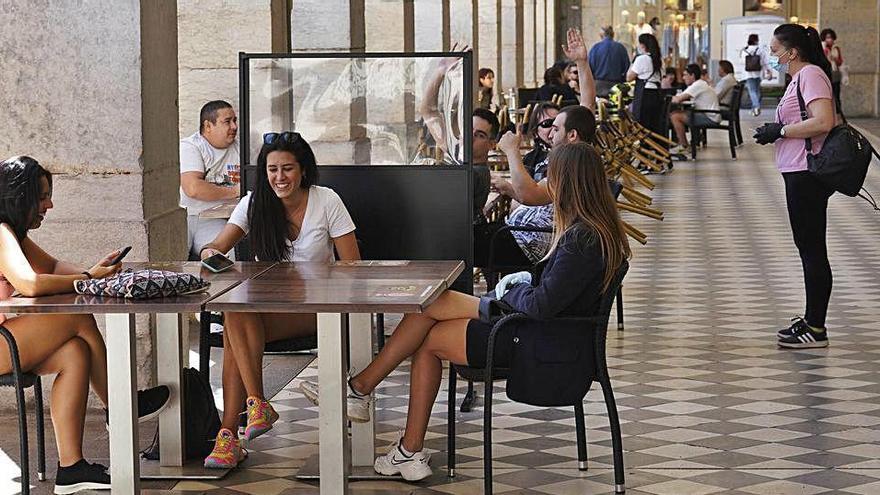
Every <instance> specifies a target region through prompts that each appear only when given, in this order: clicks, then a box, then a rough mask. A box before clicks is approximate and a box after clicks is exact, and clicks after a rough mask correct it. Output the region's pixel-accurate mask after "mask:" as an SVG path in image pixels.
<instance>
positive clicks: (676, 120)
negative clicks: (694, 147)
mask: <svg viewBox="0 0 880 495" xmlns="http://www.w3.org/2000/svg"><path fill="white" fill-rule="evenodd" d="M669 120H670V121H671V122H672V127H673V128H674V129H675V137H676V139H678V144H679V145H681V147H682V148H687V147H688V138H687V132H686V130H685V127H686V126H687V121H688V115H687V114H686V113H685V112H682V111H675V112H672V113H670V114H669Z"/></svg>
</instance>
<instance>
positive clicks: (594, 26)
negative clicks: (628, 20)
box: [581, 0, 614, 49]
mask: <svg viewBox="0 0 880 495" xmlns="http://www.w3.org/2000/svg"><path fill="white" fill-rule="evenodd" d="M581 12H582V14H581V33H582V34H583V35H584V42H586V44H587V48H588V49H589V48H591V47H592V46H593V45H595V44H596V43H598V42H599V41H600V40H601V38H600V35H599V32H600V30H601V28H602V26H603V25H606V24H613V22H612V19H611V16H612V14H613V12H614V11H613V0H581Z"/></svg>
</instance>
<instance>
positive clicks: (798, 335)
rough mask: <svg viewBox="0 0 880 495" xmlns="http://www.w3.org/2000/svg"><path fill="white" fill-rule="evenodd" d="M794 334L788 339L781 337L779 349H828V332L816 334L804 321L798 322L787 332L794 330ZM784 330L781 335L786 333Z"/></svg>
mask: <svg viewBox="0 0 880 495" xmlns="http://www.w3.org/2000/svg"><path fill="white" fill-rule="evenodd" d="M792 329H793V333H792V334H791V335H789V336H787V337H780V338H779V341H777V342H776V343H777V344H778V345H779V347H786V348H789V349H813V348H818V347H828V332H827V331H825V330H823V331H821V332H816V331H815V330H813V329H812V328H810V327H809V326H808V325H807V323H806V322H805V321H804V320H803V319H799V321H796V322H795V323H794V324H793V325H792V326H791V327H789V328H788V329H786V330H792ZM786 330H782V331H780V332H779V333H780V334H782V332H784V331H786Z"/></svg>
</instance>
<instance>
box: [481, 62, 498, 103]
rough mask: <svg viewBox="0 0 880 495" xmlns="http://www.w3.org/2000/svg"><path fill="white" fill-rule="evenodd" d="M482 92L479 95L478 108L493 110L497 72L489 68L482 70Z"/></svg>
mask: <svg viewBox="0 0 880 495" xmlns="http://www.w3.org/2000/svg"><path fill="white" fill-rule="evenodd" d="M478 74H479V80H480V91H479V93H478V94H477V108H485V109H486V110H491V109H492V99H493V98H494V96H495V72H494V71H493V70H492V69H489V68H488V67H483V68H481V69H480V72H479V73H478Z"/></svg>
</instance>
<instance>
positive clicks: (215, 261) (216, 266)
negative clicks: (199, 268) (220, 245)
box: [202, 253, 235, 273]
mask: <svg viewBox="0 0 880 495" xmlns="http://www.w3.org/2000/svg"><path fill="white" fill-rule="evenodd" d="M202 265H204V267H205V268H207V269H208V270H211V271H212V272H214V273H220V272H222V271H224V270H227V269H229V268H231V267H232V266H233V265H235V262H234V261H232V260H231V259H229V258H227V257H226V256H223V255H222V254H220V253H217V254H215V255H213V256H209V257H207V258H205V259H203V260H202Z"/></svg>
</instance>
